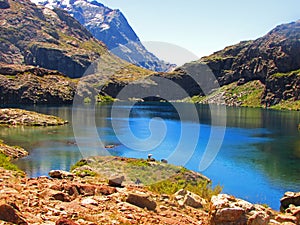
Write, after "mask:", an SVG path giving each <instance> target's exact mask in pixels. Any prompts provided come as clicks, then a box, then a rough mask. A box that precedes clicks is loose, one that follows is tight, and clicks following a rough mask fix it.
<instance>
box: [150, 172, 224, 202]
mask: <svg viewBox="0 0 300 225" xmlns="http://www.w3.org/2000/svg"><path fill="white" fill-rule="evenodd" d="M174 180H175V181H174ZM148 189H149V190H150V191H153V192H157V193H159V194H168V195H172V194H175V193H176V192H177V191H179V190H180V189H184V190H187V191H190V192H193V193H195V194H197V195H199V196H201V197H202V198H205V199H208V200H210V198H211V197H212V196H213V195H217V194H220V193H221V191H222V187H221V186H219V185H217V186H216V187H214V188H213V187H212V185H211V183H210V182H208V181H204V180H199V181H195V182H191V181H186V180H184V179H182V177H181V176H180V175H177V176H176V177H174V179H168V180H164V181H161V182H158V183H155V184H152V185H150V186H149V187H148Z"/></svg>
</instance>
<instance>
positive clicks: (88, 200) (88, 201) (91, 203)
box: [81, 198, 98, 206]
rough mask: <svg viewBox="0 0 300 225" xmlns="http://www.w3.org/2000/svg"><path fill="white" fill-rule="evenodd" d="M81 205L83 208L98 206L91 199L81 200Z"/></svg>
mask: <svg viewBox="0 0 300 225" xmlns="http://www.w3.org/2000/svg"><path fill="white" fill-rule="evenodd" d="M81 205H83V206H85V205H94V206H98V202H97V201H95V200H94V199H92V198H86V199H83V200H82V201H81Z"/></svg>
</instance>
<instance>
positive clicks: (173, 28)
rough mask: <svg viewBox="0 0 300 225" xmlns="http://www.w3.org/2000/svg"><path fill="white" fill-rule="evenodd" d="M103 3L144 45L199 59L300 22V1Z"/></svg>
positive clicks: (127, 0) (138, 0)
mask: <svg viewBox="0 0 300 225" xmlns="http://www.w3.org/2000/svg"><path fill="white" fill-rule="evenodd" d="M98 1H99V2H101V3H103V4H104V5H106V6H108V7H110V8H113V9H120V10H121V11H122V12H123V13H124V14H125V16H126V18H127V20H128V21H129V23H130V25H131V26H132V27H133V29H134V30H135V32H136V33H137V35H138V36H139V37H140V39H141V40H142V41H161V42H168V43H172V44H176V45H178V46H180V47H183V48H185V49H187V50H189V51H191V52H193V53H194V54H196V55H197V56H199V57H201V56H204V55H209V54H211V53H213V52H214V51H217V50H220V49H223V48H224V47H226V46H228V45H232V44H235V43H238V42H239V41H242V40H250V39H256V38H258V37H260V36H262V35H264V34H266V33H267V32H268V31H270V30H271V29H272V28H274V27H275V26H276V25H279V24H282V23H287V22H292V21H295V20H298V19H300V11H299V9H300V0H280V1H279V0H252V1H249V0H248V1H243V0H232V1H229V0H228V1H222V0H219V1H216V0H210V1H209V0H206V1H203V0H186V1H179V0H151V1H143V0H142V1H141V0H98Z"/></svg>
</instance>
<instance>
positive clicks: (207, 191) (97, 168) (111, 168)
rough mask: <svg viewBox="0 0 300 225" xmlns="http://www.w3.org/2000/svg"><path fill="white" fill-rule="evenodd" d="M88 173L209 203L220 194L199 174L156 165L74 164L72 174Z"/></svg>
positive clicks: (113, 160)
mask: <svg viewBox="0 0 300 225" xmlns="http://www.w3.org/2000/svg"><path fill="white" fill-rule="evenodd" d="M87 169H88V170H89V172H88V173H91V174H93V175H95V176H96V177H98V178H102V179H109V178H110V177H111V176H116V175H117V176H122V175H123V176H124V177H125V181H124V182H125V184H129V185H134V184H136V182H137V180H138V181H139V182H138V183H139V184H141V185H144V186H145V187H146V188H148V189H149V190H151V191H154V192H157V193H161V194H162V193H165V194H174V193H175V192H177V191H178V190H180V189H185V190H189V191H191V192H194V193H196V194H198V195H200V196H202V197H203V198H206V199H210V197H211V196H212V195H214V194H218V193H220V192H221V190H222V188H221V187H220V186H216V187H215V188H212V184H211V181H210V180H209V179H208V178H206V177H204V176H203V175H201V174H199V173H196V172H193V171H190V170H188V169H186V168H184V167H181V166H175V165H171V164H166V163H162V162H159V161H155V162H149V161H147V160H145V159H132V158H121V157H114V156H105V157H102V156H97V157H91V158H88V159H83V160H81V161H79V162H77V163H76V164H75V165H74V166H72V168H71V171H72V172H75V173H76V174H81V172H86V171H87Z"/></svg>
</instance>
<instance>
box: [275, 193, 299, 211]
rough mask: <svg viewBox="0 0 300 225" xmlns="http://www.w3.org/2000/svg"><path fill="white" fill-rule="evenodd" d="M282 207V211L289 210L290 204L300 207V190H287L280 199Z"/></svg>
mask: <svg viewBox="0 0 300 225" xmlns="http://www.w3.org/2000/svg"><path fill="white" fill-rule="evenodd" d="M280 203H281V205H280V209H281V211H285V210H287V209H288V208H289V207H290V205H292V206H299V207H300V192H298V193H294V192H286V193H285V194H284V196H283V197H282V199H280Z"/></svg>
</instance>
